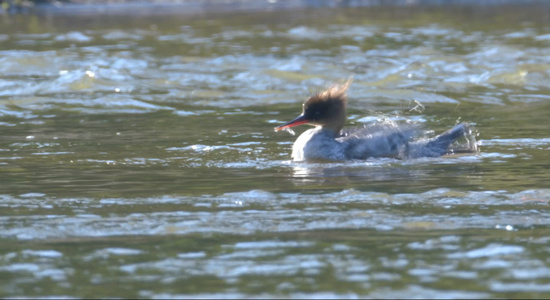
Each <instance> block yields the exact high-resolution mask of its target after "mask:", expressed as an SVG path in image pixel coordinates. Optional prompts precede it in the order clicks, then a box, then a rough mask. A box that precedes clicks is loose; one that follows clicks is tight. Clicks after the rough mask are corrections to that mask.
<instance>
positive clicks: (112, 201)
mask: <svg viewBox="0 0 550 300" xmlns="http://www.w3.org/2000/svg"><path fill="white" fill-rule="evenodd" d="M547 12H548V7H547V5H546V6H545V5H543V4H533V5H526V6H522V7H516V6H505V7H496V6H495V7H483V8H480V7H473V8H472V7H468V6H459V7H450V8H449V7H421V8H419V7H386V6H382V7H366V8H352V9H348V8H330V9H329V8H319V9H311V10H308V11H296V12H292V11H274V12H255V13H243V12H236V13H225V14H204V15H200V16H192V15H185V16H182V15H168V16H155V15H153V16H149V17H147V16H140V17H131V16H116V17H115V16H104V17H101V16H94V17H87V16H79V17H78V18H73V17H70V16H65V15H56V16H55V17H53V16H52V15H47V14H46V15H42V16H40V15H13V16H7V15H5V16H2V17H1V18H2V19H0V20H1V21H2V22H3V24H4V25H3V27H1V28H0V205H1V207H2V209H1V212H0V229H1V230H0V232H1V233H0V278H2V280H0V296H4V297H15V296H24V297H37V296H42V297H46V296H48V297H61V296H63V297H155V298H171V297H172V298H182V297H190V298H196V297H228V298H247V297H251V298H254V297H292V298H320V297H322V298H325V297H340V298H357V297H381V298H402V297H421V298H441V297H446V298H491V297H505V298H515V297H518V298H519V297H522V298H523V297H536V298H545V297H548V296H549V295H550V263H549V261H548V252H549V251H550V248H549V247H548V246H547V245H548V239H549V238H548V236H549V235H550V232H549V229H550V223H549V221H548V220H549V219H550V218H549V217H550V216H549V213H548V201H550V187H549V185H548V182H550V176H549V175H548V172H547V170H548V168H549V167H550V164H549V161H550V160H549V154H548V153H549V151H548V150H550V135H549V134H548V132H549V129H550V123H549V122H548V111H549V109H550V101H549V100H550V89H549V88H548V87H549V86H550V56H549V55H548V54H547V53H548V47H549V46H550V35H549V32H550V23H549V20H550V19H549V18H548V15H547ZM67 28H70V29H67ZM350 76H353V78H354V82H353V84H352V86H351V88H350V91H349V96H350V99H349V106H350V107H349V118H348V122H347V123H348V125H350V126H353V125H360V124H363V123H367V124H368V123H369V122H373V121H374V120H378V119H383V118H390V119H394V120H404V119H410V120H413V121H415V122H418V123H422V124H423V125H424V127H425V128H428V129H431V130H433V132H434V133H437V132H441V131H444V130H446V129H447V128H450V127H451V126H453V125H454V124H456V123H457V122H461V121H464V122H469V123H472V124H474V125H475V128H476V129H475V132H474V135H475V138H476V139H477V143H478V146H479V148H480V152H479V153H477V154H471V155H454V156H447V157H441V158H430V159H425V158H423V159H415V160H405V161H399V160H392V159H372V160H367V161H358V162H337V163H296V162H292V161H290V148H291V145H292V143H293V141H294V140H295V138H296V136H291V135H290V134H288V133H286V132H279V133H275V132H273V127H274V126H276V125H278V124H281V123H283V122H286V121H288V120H290V119H292V118H294V117H295V116H296V115H297V114H298V113H299V110H300V106H301V103H302V101H303V100H304V99H305V98H306V97H307V96H308V95H310V94H311V93H313V92H315V91H317V90H320V89H323V88H324V87H326V86H327V85H328V84H330V83H332V82H335V81H337V80H341V79H346V78H349V77H350ZM418 103H420V104H421V106H422V107H423V108H422V109H419V106H418ZM304 129H306V128H302V129H298V130H296V131H297V133H298V134H299V133H301V132H302V131H303V130H304Z"/></svg>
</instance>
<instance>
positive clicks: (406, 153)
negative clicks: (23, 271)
mask: <svg viewBox="0 0 550 300" xmlns="http://www.w3.org/2000/svg"><path fill="white" fill-rule="evenodd" d="M350 84H351V80H349V81H347V82H345V83H342V84H333V85H332V86H330V87H328V88H327V89H326V90H324V91H322V92H319V93H316V94H314V95H312V96H311V97H309V98H308V99H307V100H306V101H305V102H304V104H303V107H302V114H300V115H299V116H298V117H297V118H295V119H294V120H292V121H290V122H288V123H286V124H283V125H280V126H277V127H275V131H279V130H283V129H287V128H291V127H294V126H298V125H302V124H308V125H313V126H315V127H314V128H312V129H308V130H306V131H305V132H304V133H302V134H301V135H300V136H299V137H298V139H297V140H296V142H294V145H293V147H292V159H293V160H295V161H312V160H313V161H314V160H321V161H343V160H365V159H368V158H378V157H387V158H396V159H406V158H418V157H437V156H442V155H445V154H450V153H453V152H454V149H452V148H451V144H452V143H453V142H454V141H455V140H457V139H458V138H460V137H461V136H464V135H466V134H467V133H469V132H470V125H469V124H466V123H460V124H458V125H456V126H454V127H453V128H451V129H449V130H447V131H445V132H443V133H441V134H439V135H437V136H435V137H433V138H422V137H420V133H421V132H422V130H421V128H420V126H419V125H417V124H410V123H405V124H396V123H395V122H379V123H377V124H373V125H365V126H362V127H359V128H352V129H343V128H344V123H345V121H346V104H347V90H348V88H349V86H350ZM474 148H475V144H474V145H469V146H468V147H466V148H464V147H463V148H461V149H460V152H475V150H476V149H474ZM464 149H467V151H464ZM457 150H458V148H457Z"/></svg>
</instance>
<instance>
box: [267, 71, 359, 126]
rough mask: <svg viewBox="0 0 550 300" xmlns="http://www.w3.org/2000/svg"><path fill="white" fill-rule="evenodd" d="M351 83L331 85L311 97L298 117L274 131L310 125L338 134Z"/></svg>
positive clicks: (344, 115)
mask: <svg viewBox="0 0 550 300" xmlns="http://www.w3.org/2000/svg"><path fill="white" fill-rule="evenodd" d="M351 81H352V80H351V79H350V80H348V81H346V82H344V83H339V84H333V85H331V86H330V87H328V88H327V89H326V90H324V91H322V92H319V93H316V94H314V95H312V96H311V97H309V98H308V99H307V100H306V101H305V102H304V105H303V110H302V114H301V115H300V116H298V117H297V118H296V119H294V120H292V121H290V122H288V123H286V124H283V125H281V126H278V127H275V130H281V129H285V128H290V127H294V126H297V125H301V124H310V125H315V126H322V127H323V128H325V129H330V130H332V131H334V132H335V133H338V132H339V131H340V129H342V127H343V126H344V123H345V121H346V104H347V90H348V88H349V86H350V85H351Z"/></svg>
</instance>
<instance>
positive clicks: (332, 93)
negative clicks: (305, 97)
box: [310, 78, 353, 102]
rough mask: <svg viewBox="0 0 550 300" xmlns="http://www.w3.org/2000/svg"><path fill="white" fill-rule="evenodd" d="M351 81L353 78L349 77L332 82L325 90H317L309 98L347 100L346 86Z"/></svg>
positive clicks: (347, 86)
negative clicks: (342, 80) (338, 81)
mask: <svg viewBox="0 0 550 300" xmlns="http://www.w3.org/2000/svg"><path fill="white" fill-rule="evenodd" d="M352 82H353V78H350V79H348V80H346V81H344V82H342V83H334V84H332V85H330V86H329V87H328V88H327V89H326V90H324V91H322V92H319V93H317V94H315V95H313V96H311V97H310V98H316V99H318V100H328V99H341V100H343V101H344V102H345V101H347V91H348V88H349V86H350V85H351V83H352Z"/></svg>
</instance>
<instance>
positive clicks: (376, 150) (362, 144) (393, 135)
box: [338, 123, 419, 159]
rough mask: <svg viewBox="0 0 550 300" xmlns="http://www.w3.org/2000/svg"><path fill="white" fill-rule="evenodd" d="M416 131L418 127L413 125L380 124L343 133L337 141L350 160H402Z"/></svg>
mask: <svg viewBox="0 0 550 300" xmlns="http://www.w3.org/2000/svg"><path fill="white" fill-rule="evenodd" d="M418 130H419V126H418V125H414V124H393V123H380V124H373V125H368V126H365V127H362V128H356V129H353V130H352V131H350V132H344V133H343V134H342V137H339V138H338V140H339V141H340V142H342V143H343V144H345V151H346V156H347V157H348V158H350V159H367V158H369V157H391V158H403V156H404V155H405V154H404V153H407V152H408V144H409V141H410V140H411V139H412V138H413V137H414V136H415V135H416V134H417V132H418Z"/></svg>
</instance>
